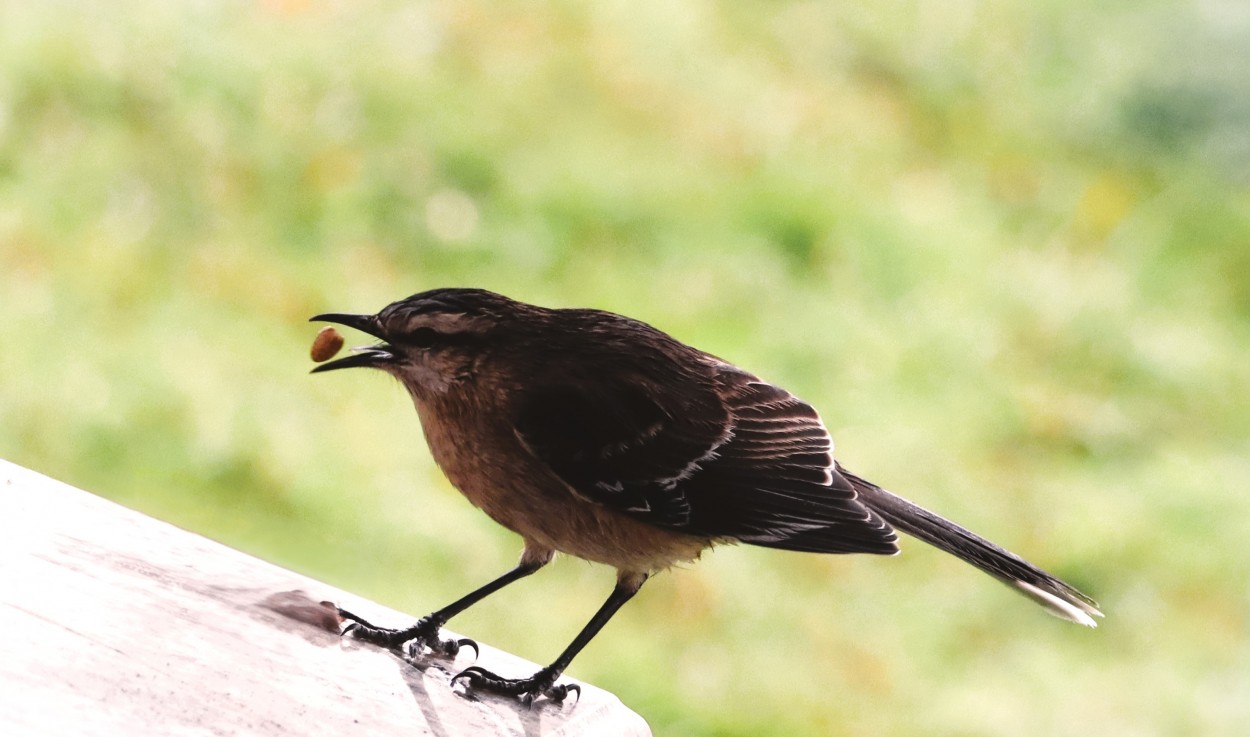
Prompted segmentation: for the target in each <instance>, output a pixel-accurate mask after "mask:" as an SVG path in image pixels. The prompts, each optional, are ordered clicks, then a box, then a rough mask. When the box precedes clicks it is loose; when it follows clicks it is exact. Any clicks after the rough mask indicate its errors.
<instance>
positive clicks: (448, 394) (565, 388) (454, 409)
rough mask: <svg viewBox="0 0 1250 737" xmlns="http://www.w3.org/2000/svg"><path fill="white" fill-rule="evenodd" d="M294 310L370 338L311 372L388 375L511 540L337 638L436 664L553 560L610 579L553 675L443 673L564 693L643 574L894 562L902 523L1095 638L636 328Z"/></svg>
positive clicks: (759, 394) (441, 310)
mask: <svg viewBox="0 0 1250 737" xmlns="http://www.w3.org/2000/svg"><path fill="white" fill-rule="evenodd" d="M312 319H313V320H319V321H327V322H333V323H338V324H340V325H346V326H348V327H352V328H356V329H357V330H360V331H363V332H365V333H368V334H369V335H372V336H374V337H376V338H379V339H381V341H382V342H381V343H380V344H377V345H373V346H368V347H361V348H357V349H355V350H356V352H355V353H354V355H351V356H349V357H346V358H341V359H339V360H337V361H332V362H330V363H326V364H323V365H321V366H318V367H317V368H315V369H313V372H314V373H319V372H322V371H330V370H334V369H341V368H349V367H354V366H365V367H370V368H376V369H381V370H382V371H385V372H387V373H389V374H391V375H392V376H394V377H396V378H397V379H399V381H400V382H401V383H402V384H403V385H404V387H405V388H406V389H407V390H408V392H409V394H411V395H412V399H413V403H414V404H415V405H416V408H417V414H418V415H419V416H420V418H421V426H422V428H423V429H424V431H425V437H426V440H427V442H428V443H429V446H430V451H431V453H432V454H433V456H434V460H435V461H436V462H437V463H438V465H439V466H440V467H441V468H442V470H443V472H444V473H446V475H447V478H448V479H450V480H451V483H452V484H454V485H455V486H456V488H457V489H459V490H460V491H461V493H463V494H464V495H465V497H467V498H468V499H469V501H470V502H472V503H473V504H474V505H475V506H477V507H479V508H480V509H481V510H482V511H484V512H485V513H486V514H488V515H489V516H490V517H491V518H492V519H494V520H495V521H496V522H498V523H499V524H501V525H503V526H504V527H507V528H508V529H510V530H512V531H513V532H516V533H517V534H518V535H520V536H521V538H522V539H523V540H524V543H525V546H524V549H523V551H522V553H521V559H520V562H519V563H518V564H517V566H516V567H515V568H513V569H512V570H511V571H509V572H507V573H505V574H504V575H503V576H501V577H499V578H498V579H496V580H494V581H492V582H490V583H488V584H486V585H485V586H483V587H481V588H479V589H477V590H475V591H473V592H471V593H469V594H468V595H466V596H464V597H463V598H461V599H459V600H458V601H456V602H453V603H452V604H450V605H449V606H446V607H444V608H442V609H440V610H438V611H436V612H433V613H431V614H429V615H428V616H426V617H423V618H421V619H420V620H419V621H418V622H417V623H416V624H415V625H413V626H412V627H409V628H408V629H404V630H388V629H382V628H378V627H374V626H372V625H371V624H369V623H368V622H366V621H364V620H362V619H360V618H359V617H356V616H355V615H353V614H351V613H350V612H345V611H344V612H341V613H342V615H343V616H344V617H345V618H347V619H350V620H353V622H354V624H353V626H352V627H350V628H349V630H350V631H351V632H352V634H353V636H355V637H357V638H359V639H362V640H365V641H368V642H372V643H376V644H380V645H384V646H388V647H400V646H401V645H403V644H405V643H410V646H411V647H414V648H428V649H430V650H435V651H440V652H443V653H448V654H454V653H455V652H456V651H457V650H458V649H459V647H460V646H461V645H465V644H472V641H468V640H460V641H455V642H453V641H448V640H443V639H442V638H440V636H439V629H440V628H441V627H442V626H443V624H445V623H446V622H447V620H448V619H450V618H451V617H452V616H454V615H456V614H458V613H460V612H462V611H464V610H465V609H466V608H468V607H469V606H471V605H472V604H474V603H476V602H478V601H480V600H481V599H483V598H485V597H486V596H488V595H489V594H492V593H494V592H495V591H498V590H499V589H501V588H503V587H504V586H506V585H508V584H510V583H512V582H513V581H516V580H518V579H521V578H524V577H525V576H528V575H530V574H531V573H534V572H535V571H537V570H538V569H539V568H542V567H543V566H544V565H546V564H547V563H548V562H549V561H550V560H551V559H552V557H553V556H554V555H555V554H556V553H557V552H560V553H567V554H569V555H574V556H577V557H579V558H584V559H586V560H590V561H594V562H596V563H603V564H606V565H609V566H612V567H614V568H615V569H616V570H617V581H616V587H615V588H614V589H613V591H612V594H611V595H610V596H609V597H608V599H607V601H606V602H604V604H603V606H602V607H601V608H600V609H599V611H598V612H597V613H596V614H595V615H594V617H593V618H591V620H590V622H589V623H588V624H587V625H586V627H585V628H584V629H583V630H582V631H581V632H580V633H579V634H578V635H577V637H576V638H575V639H574V640H573V642H572V643H571V644H570V645H569V646H568V648H566V649H565V650H564V652H563V653H561V654H560V656H559V657H558V658H556V659H555V661H554V662H552V663H551V665H549V666H547V667H546V668H543V669H541V670H539V671H538V672H537V673H535V674H533V675H532V676H529V677H527V678H515V679H511V678H502V677H500V676H498V675H496V674H494V673H491V672H489V671H487V670H485V669H483V668H480V667H476V666H475V667H471V668H468V669H467V670H465V671H463V672H461V673H459V674H458V675H456V676H455V677H454V678H453V679H452V682H453V683H455V682H456V681H463V682H464V685H465V687H466V688H470V689H482V690H487V691H493V692H497V693H504V694H511V695H515V696H519V697H522V698H523V699H525V700H527V701H529V700H532V699H534V698H535V697H537V696H546V697H547V698H550V699H554V700H557V701H558V700H561V699H563V698H564V697H565V696H566V695H567V694H568V692H569V690H570V689H575V688H576V686H575V685H573V686H566V685H564V684H557V683H556V681H557V679H558V678H559V677H560V675H561V674H562V673H563V672H564V669H565V668H567V667H568V665H569V663H570V662H571V661H572V660H573V657H574V656H575V655H577V653H578V651H580V650H581V649H582V648H583V647H585V645H586V644H587V643H588V642H589V641H590V640H591V638H593V637H594V636H595V635H596V634H597V633H598V632H599V630H600V629H602V628H603V626H604V625H605V624H606V623H607V622H608V620H609V619H610V618H611V617H612V615H613V614H614V613H615V612H616V611H617V610H618V609H619V608H620V607H621V606H622V605H623V604H624V603H625V602H626V601H628V600H629V599H630V598H631V597H633V596H634V594H635V593H637V592H638V589H639V588H640V587H641V586H642V584H643V582H644V581H646V580H647V578H648V577H649V576H651V575H652V574H654V573H657V572H659V571H662V570H664V569H666V568H669V567H670V566H672V565H674V564H677V563H682V562H685V561H691V560H694V559H696V558H698V557H699V554H700V553H701V552H702V551H703V550H704V549H706V548H708V547H711V546H713V545H717V544H723V543H736V542H742V543H750V544H752V545H761V546H765V547H770V548H781V549H784V550H797V551H803V552H811V553H874V554H883V555H892V554H895V553H897V552H898V536H897V534H896V533H895V530H901V531H903V532H905V533H907V534H909V535H912V536H913V537H917V538H919V539H921V540H923V541H925V542H927V543H929V544H931V545H934V546H935V547H937V548H939V549H941V550H944V551H946V552H948V553H950V554H952V555H955V556H956V557H958V558H960V559H962V560H964V561H966V562H968V563H970V564H972V565H974V566H976V567H977V568H980V569H981V570H982V571H985V572H986V573H988V574H989V575H991V576H993V577H994V578H996V579H998V580H1000V581H1002V582H1004V583H1006V584H1008V585H1009V586H1011V587H1013V588H1014V589H1016V590H1017V591H1019V592H1020V593H1023V594H1024V595H1026V596H1028V597H1029V598H1031V599H1033V600H1034V601H1035V602H1037V603H1038V604H1040V605H1042V606H1043V607H1045V608H1046V610H1047V611H1049V612H1050V613H1052V614H1055V615H1057V616H1059V617H1062V618H1064V619H1067V620H1070V621H1072V622H1076V623H1079V624H1083V625H1087V626H1090V627H1093V626H1095V621H1094V617H1101V616H1102V613H1101V612H1099V611H1098V608H1097V605H1096V604H1095V602H1094V601H1093V600H1092V599H1090V598H1089V597H1087V596H1085V595H1084V594H1082V593H1081V592H1079V591H1077V590H1076V589H1074V588H1073V587H1071V586H1069V585H1068V584H1066V583H1064V582H1063V581H1060V580H1059V579H1057V578H1055V577H1054V576H1052V575H1050V574H1048V573H1046V572H1045V571H1043V570H1041V569H1039V568H1037V567H1036V566H1034V565H1032V564H1030V563H1028V562H1026V561H1025V560H1023V559H1022V558H1020V557H1018V556H1016V555H1014V554H1013V553H1010V552H1008V551H1006V550H1004V549H1002V548H1000V547H998V546H997V545H994V544H993V543H991V542H989V541H987V540H984V539H982V538H981V537H979V536H977V535H975V534H973V533H971V532H969V531H968V530H965V529H964V528H962V527H960V526H958V525H956V524H954V523H953V522H950V521H948V520H946V519H943V518H942V517H939V516H938V515H936V514H934V513H932V512H930V511H928V510H926V509H922V508H921V507H918V506H916V505H915V504H912V503H911V502H909V501H907V500H905V499H902V498H900V497H898V496H895V495H894V494H891V493H890V492H888V491H885V490H884V489H881V488H880V487H878V486H876V485H874V484H872V483H869V482H868V481H865V480H864V479H861V478H859V477H858V476H855V475H854V474H852V473H849V472H848V471H846V470H845V469H844V468H842V467H841V466H840V465H839V464H838V462H837V461H836V460H834V456H833V441H832V440H831V439H830V437H829V432H828V431H827V430H826V429H825V425H824V423H823V422H822V421H821V419H820V415H818V414H817V413H816V410H814V409H812V407H811V406H810V405H808V404H806V403H804V402H803V401H801V400H799V399H797V398H796V397H794V396H793V395H792V394H790V393H789V392H787V391H786V390H784V389H782V388H780V387H778V386H775V385H773V384H770V383H768V382H766V381H764V380H762V379H760V378H758V377H756V376H755V375H753V374H751V373H748V372H746V371H744V370H742V369H740V368H738V367H736V366H733V365H732V364H730V363H727V362H726V361H723V360H721V359H719V358H717V357H715V356H713V355H710V354H708V353H704V352H703V351H700V350H698V349H696V348H692V347H691V346H688V345H686V344H684V343H682V342H680V341H678V340H676V339H674V338H672V337H670V336H668V335H667V334H665V333H663V332H661V331H659V330H657V329H656V328H653V327H651V326H650V325H647V324H645V323H642V322H639V321H637V320H633V319H630V318H628V317H623V316H621V315H616V314H613V313H610V312H603V311H600V310H590V309H546V308H543V307H538V306H535V305H530V304H525V303H523V302H517V301H515V300H512V299H509V298H507V297H504V296H502V295H499V294H495V293H493V292H488V291H485V290H481V289H435V290H431V291H428V292H422V293H421V294H417V295H414V296H412V297H409V298H408V299H404V300H401V301H399V302H395V303H394V304H391V305H389V306H387V307H385V308H384V309H383V310H382V311H381V312H379V313H377V314H376V315H352V314H336V313H332V314H324V315H317V316H316V317H314V318H312ZM474 647H475V649H476V645H474Z"/></svg>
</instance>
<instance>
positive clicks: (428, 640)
mask: <svg viewBox="0 0 1250 737" xmlns="http://www.w3.org/2000/svg"><path fill="white" fill-rule="evenodd" d="M339 616H340V617H342V618H343V619H346V620H348V621H349V624H348V625H347V627H345V628H344V629H343V633H342V634H343V636H344V637H346V636H347V635H351V636H352V638H354V639H357V640H360V641H362V642H367V643H369V644H371V645H378V646H381V647H385V648H388V649H390V650H401V651H403V652H405V653H406V654H408V655H411V656H417V655H421V654H423V653H425V652H432V653H438V654H440V655H445V656H447V657H449V658H454V657H456V655H458V654H459V653H460V648H462V647H466V646H467V647H471V648H473V657H474V659H476V658H477V656H478V655H480V654H481V651H480V650H479V649H478V646H477V643H476V642H474V641H473V640H470V639H469V638H467V637H462V638H460V639H458V640H450V639H443V638H442V637H439V634H438V632H439V629H440V628H441V627H442V623H441V622H438V621H435V620H433V619H430V618H429V617H422V618H421V619H419V620H417V623H416V624H414V625H413V626H411V627H408V628H407V629H402V630H393V629H387V628H385V627H376V626H374V625H373V624H371V623H370V622H369V621H368V620H366V619H364V618H362V617H358V616H356V615H355V614H352V613H351V612H349V611H347V610H346V609H342V608H340V609H339ZM405 645H407V647H405Z"/></svg>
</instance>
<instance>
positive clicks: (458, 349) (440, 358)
mask: <svg viewBox="0 0 1250 737" xmlns="http://www.w3.org/2000/svg"><path fill="white" fill-rule="evenodd" d="M535 309H536V308H533V307H531V306H530V305H526V304H523V303H521V302H517V301H515V300H511V299H508V298H507V297H504V296H503V295H500V294H495V293H494V292H488V291H486V290H484V289H458V288H449V289H433V290H430V291H428V292H422V293H420V294H414V295H413V296H411V297H408V298H407V299H402V300H400V301H398V302H394V303H392V304H390V305H387V306H386V307H384V308H383V309H382V310H381V311H380V312H378V313H377V314H376V315H354V314H344V313H326V314H323V315H317V316H315V317H313V318H311V321H320V322H332V323H337V324H339V325H346V326H347V327H350V328H355V329H357V330H359V331H361V332H363V333H367V334H369V335H372V336H374V337H375V338H379V339H380V340H381V341H382V342H381V343H377V344H374V345H370V346H360V347H358V348H355V349H353V353H352V355H350V356H348V357H346V358H340V359H338V360H336V361H330V362H328V363H325V364H322V365H320V366H318V367H316V368H314V369H313V370H312V372H313V373H320V372H323V371H334V370H336V369H341V368H352V367H356V366H365V367H369V368H376V369H381V370H383V371H385V372H387V373H389V374H391V375H393V376H395V377H396V378H397V379H399V380H400V381H401V382H403V384H404V386H406V387H407V388H408V390H409V391H410V392H412V393H413V394H414V395H415V396H418V397H433V396H437V395H440V394H444V393H446V392H447V391H448V390H449V389H451V388H452V387H453V386H455V385H456V384H458V383H460V382H463V381H465V380H467V379H469V378H471V377H472V376H473V374H474V373H475V371H476V370H477V368H478V366H479V364H480V363H481V362H482V361H483V360H484V359H486V357H488V356H489V355H490V354H491V353H492V352H493V351H494V350H495V349H497V348H498V347H499V345H500V343H501V340H500V336H501V333H502V334H507V333H509V332H511V331H508V330H507V329H506V328H507V327H508V326H509V325H511V324H514V323H515V322H516V321H518V320H521V319H524V317H525V315H527V314H528V313H529V312H530V311H533V310H535Z"/></svg>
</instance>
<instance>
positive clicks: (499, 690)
mask: <svg viewBox="0 0 1250 737" xmlns="http://www.w3.org/2000/svg"><path fill="white" fill-rule="evenodd" d="M559 677H560V674H559V673H553V672H551V670H550V669H548V668H543V669H542V670H540V671H538V672H537V673H535V674H534V675H532V676H530V677H529V678H500V677H499V676H497V675H495V674H494V673H491V672H490V671H488V670H486V669H485V668H481V667H478V666H476V665H475V666H473V667H471V668H466V669H464V670H462V671H460V672H459V673H457V674H456V675H455V676H453V677H452V679H451V685H452V686H455V685H456V681H464V687H465V690H466V691H468V692H470V693H471V692H473V691H485V692H487V693H494V694H500V695H502V696H515V697H517V698H518V699H520V700H521V702H522V703H524V704H529V705H533V703H534V701H535V699H537V698H539V697H540V696H545V697H547V698H548V699H550V700H551V701H554V702H555V703H557V704H558V703H560V702H562V701H564V699H565V698H566V697H567V696H568V695H569V694H570V693H576V694H577V698H578V699H579V700H580V699H581V697H582V687H581V686H579V685H577V684H576V683H560V684H557V683H556V679H557V678H559Z"/></svg>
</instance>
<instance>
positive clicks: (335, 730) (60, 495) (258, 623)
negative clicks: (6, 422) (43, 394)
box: [0, 460, 650, 737]
mask: <svg viewBox="0 0 1250 737" xmlns="http://www.w3.org/2000/svg"><path fill="white" fill-rule="evenodd" d="M322 600H332V601H335V602H338V603H340V604H342V605H343V606H344V607H345V608H347V609H350V610H352V611H354V612H356V613H358V614H360V615H361V616H365V617H369V618H371V619H374V621H375V622H378V623H379V624H386V625H391V626H402V625H407V624H409V623H411V621H412V617H411V616H410V615H406V614H402V613H400V612H396V611H393V610H389V609H386V608H384V607H381V606H379V605H377V604H374V603H372V602H369V601H365V600H362V599H359V598H357V597H354V596H352V595H351V594H348V593H346V592H343V591H340V590H337V589H334V588H332V587H330V586H327V585H325V584H322V583H319V582H317V581H314V580H312V579H309V578H305V577H303V576H300V575H298V574H295V573H292V572H290V571H287V570H284V569H282V568H278V567H276V566H273V565H270V564H268V563H265V562H263V561H260V560H257V559H255V558H252V557H250V556H248V555H245V554H243V553H240V552H238V551H235V550H231V549H230V548H227V547H225V546H223V545H220V544H218V543H215V542H212V541H210V540H207V539H205V538H202V537H200V536H198V535H195V534H192V533H189V532H186V531H184V530H180V529H178V528H176V527H173V526H171V525H168V524H165V523H163V522H160V521H157V520H154V519H152V518H150V517H146V516H144V515H142V514H139V513H137V512H134V511H132V510H129V509H126V508H124V507H121V506H119V505H117V504H114V503H112V502H109V501H106V500H104V499H101V498H99V497H96V496H93V495H91V494H88V493H86V492H84V491H80V490H78V489H75V488H73V487H70V486H67V485H65V484H62V483H60V482H57V481H53V480H52V479H49V478H47V477H44V476H41V475H39V474H37V473H34V472H32V471H28V470H26V469H23V468H21V467H19V466H15V465H13V464H11V463H7V462H5V461H2V460H0V734H3V735H23V737H27V736H32V737H43V736H47V735H74V736H75V737H79V736H80V735H113V734H116V735H133V734H141V735H142V734H160V735H190V734H194V735H277V734H290V735H332V736H333V737H343V736H344V735H353V736H354V735H371V734H396V735H405V737H415V736H417V735H435V736H437V737H456V736H458V735H526V736H530V737H532V736H534V735H604V736H608V735H612V736H616V735H630V736H634V735H639V736H644V735H649V734H650V731H649V729H648V728H647V725H646V723H645V722H644V721H643V720H642V718H641V717H639V716H638V715H637V714H635V713H633V712H631V711H629V710H628V709H627V708H625V707H624V706H623V705H622V704H621V703H620V701H619V700H618V699H617V698H616V697H615V696H613V695H611V694H609V693H607V692H605V691H603V690H601V689H597V688H595V687H593V686H590V685H587V684H581V685H582V688H583V691H582V696H581V700H580V701H579V702H577V703H574V702H573V699H572V698H570V699H569V700H568V701H567V702H566V703H565V704H562V705H557V704H552V703H544V702H541V701H540V702H539V703H538V704H536V705H535V707H534V708H533V709H528V708H526V707H524V706H522V705H521V704H519V703H518V702H516V701H513V700H510V699H502V698H496V697H493V696H482V697H480V698H470V697H466V696H464V695H463V694H462V693H461V692H460V691H459V690H456V691H453V690H452V689H451V687H450V686H449V685H448V682H449V679H450V675H451V674H452V673H454V672H456V671H458V670H459V669H462V668H464V667H467V666H468V665H469V664H470V661H471V660H472V657H473V655H472V649H469V648H466V649H465V651H464V652H462V653H461V655H460V658H459V660H458V661H456V662H454V663H451V662H448V661H446V660H445V659H443V660H429V661H426V662H424V663H423V667H422V668H417V667H414V666H413V665H412V664H410V663H408V662H405V661H404V660H402V659H400V658H399V657H398V656H396V655H394V654H392V653H390V652H388V651H385V650H382V649H379V648H376V647H372V646H369V645H365V644H362V643H358V642H355V641H352V640H350V639H347V640H344V639H341V638H340V637H339V636H338V635H337V634H336V632H337V630H336V629H335V626H334V619H335V617H334V615H333V614H332V613H331V612H330V610H328V609H325V608H323V607H321V606H319V605H318V602H320V601H322ZM478 663H480V664H481V665H483V666H485V667H487V668H491V669H494V670H497V671H498V672H500V673H504V674H518V675H521V674H528V673H530V672H532V671H533V670H534V668H535V667H536V666H534V665H533V664H531V663H527V662H525V661H523V660H521V659H519V658H516V657H513V656H511V655H508V654H507V653H503V652H501V651H498V650H495V649H493V648H490V647H488V646H485V645H483V646H482V655H481V658H480V659H479V660H478Z"/></svg>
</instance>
